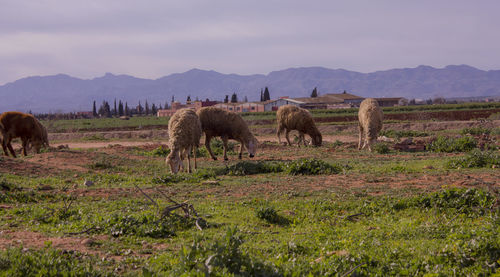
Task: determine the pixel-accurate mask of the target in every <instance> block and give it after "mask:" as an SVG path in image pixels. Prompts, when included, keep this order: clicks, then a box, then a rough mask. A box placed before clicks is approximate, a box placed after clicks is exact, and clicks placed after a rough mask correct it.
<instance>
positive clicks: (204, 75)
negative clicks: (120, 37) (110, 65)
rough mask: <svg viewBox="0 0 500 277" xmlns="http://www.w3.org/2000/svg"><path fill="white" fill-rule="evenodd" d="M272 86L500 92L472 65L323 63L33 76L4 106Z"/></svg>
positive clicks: (243, 92)
mask: <svg viewBox="0 0 500 277" xmlns="http://www.w3.org/2000/svg"><path fill="white" fill-rule="evenodd" d="M266 86H267V87H268V88H269V91H270V93H271V99H276V98H278V97H280V96H289V97H306V96H309V95H310V94H311V91H312V89H313V88H314V87H317V88H318V91H319V94H325V93H339V92H342V91H344V90H346V91H348V92H350V93H353V94H356V95H360V96H364V97H398V96H401V97H406V98H408V99H412V98H422V99H427V98H435V97H445V98H449V97H477V96H499V95H500V70H490V71H483V70H479V69H476V68H474V67H471V66H467V65H450V66H447V67H445V68H433V67H430V66H419V67H416V68H403V69H391V70H386V71H377V72H373V73H359V72H353V71H347V70H343V69H328V68H322V67H305V68H290V69H285V70H280V71H274V72H271V73H269V74H267V75H262V74H256V75H245V76H243V75H236V74H221V73H218V72H215V71H206V70H199V69H192V70H189V71H187V72H184V73H176V74H172V75H168V76H165V77H162V78H159V79H156V80H149V79H140V78H136V77H133V76H127V75H113V74H110V73H107V74H106V75H104V76H103V77H98V78H94V79H90V80H82V79H78V78H74V77H71V76H68V75H64V74H59V75H54V76H44V77H27V78H23V79H19V80H17V81H15V82H12V83H8V84H5V85H3V86H0V99H1V101H0V112H3V111H8V110H20V111H28V110H31V111H33V112H58V111H64V112H68V111H89V110H92V102H93V101H94V100H95V101H97V105H98V106H99V105H100V103H101V102H102V101H103V100H107V101H108V102H110V104H111V105H112V102H113V100H114V99H115V98H116V99H118V100H122V101H127V102H128V104H129V106H130V107H132V106H135V105H137V104H138V102H139V101H141V103H142V104H144V102H145V101H146V100H147V101H148V102H149V104H152V103H156V104H157V105H158V104H160V103H161V104H162V105H163V104H164V103H165V102H167V101H168V102H170V100H171V98H172V96H174V97H175V100H176V101H181V102H185V101H186V98H187V96H188V95H190V96H191V99H193V100H194V99H196V98H198V99H201V100H204V99H206V98H209V99H211V100H222V99H223V98H224V96H225V95H231V94H232V93H233V92H236V94H237V95H238V98H239V99H240V100H243V99H244V97H245V96H247V97H248V99H249V100H250V101H257V100H259V99H260V90H261V88H264V87H266Z"/></svg>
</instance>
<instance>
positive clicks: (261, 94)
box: [260, 89, 264, 102]
mask: <svg viewBox="0 0 500 277" xmlns="http://www.w3.org/2000/svg"><path fill="white" fill-rule="evenodd" d="M260 102H264V91H262V89H260Z"/></svg>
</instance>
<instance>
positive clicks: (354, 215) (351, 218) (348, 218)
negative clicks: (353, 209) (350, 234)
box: [344, 213, 365, 220]
mask: <svg viewBox="0 0 500 277" xmlns="http://www.w3.org/2000/svg"><path fill="white" fill-rule="evenodd" d="M361 215H365V213H357V214H352V215H348V216H346V217H345V218H344V219H346V220H353V219H354V218H355V217H358V216H361Z"/></svg>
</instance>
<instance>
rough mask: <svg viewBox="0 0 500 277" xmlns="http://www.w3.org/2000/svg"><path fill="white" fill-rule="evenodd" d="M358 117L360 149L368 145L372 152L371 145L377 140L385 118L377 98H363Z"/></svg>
mask: <svg viewBox="0 0 500 277" xmlns="http://www.w3.org/2000/svg"><path fill="white" fill-rule="evenodd" d="M358 118H359V143H358V149H359V150H361V149H363V148H365V147H366V146H368V150H370V152H371V151H372V147H371V145H372V144H373V142H374V141H375V140H377V136H378V133H379V132H380V130H382V121H383V119H384V115H383V114H382V109H380V107H379V105H378V102H377V100H375V99H373V98H367V99H365V100H363V102H361V105H360V106H359V112H358Z"/></svg>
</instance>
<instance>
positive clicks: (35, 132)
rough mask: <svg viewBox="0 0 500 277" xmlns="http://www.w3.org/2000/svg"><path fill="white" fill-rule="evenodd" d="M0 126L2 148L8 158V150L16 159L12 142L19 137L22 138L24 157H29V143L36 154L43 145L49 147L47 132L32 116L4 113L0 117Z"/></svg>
mask: <svg viewBox="0 0 500 277" xmlns="http://www.w3.org/2000/svg"><path fill="white" fill-rule="evenodd" d="M0 124H1V125H2V127H1V128H0V131H1V132H2V136H3V141H2V148H3V151H4V153H5V155H6V156H8V155H9V154H8V151H7V149H8V150H9V151H10V153H11V154H12V156H13V157H16V153H15V151H14V149H13V148H12V144H11V141H12V140H13V139H14V138H17V137H19V138H21V141H22V146H23V154H24V156H27V149H28V145H29V143H31V144H32V145H33V147H34V148H35V151H36V153H39V152H40V148H41V147H42V146H43V145H47V146H48V139H47V130H46V129H45V127H44V126H43V125H42V124H41V123H40V122H39V121H38V120H37V119H36V118H35V117H34V116H33V115H31V114H25V113H21V112H4V113H2V114H1V115H0Z"/></svg>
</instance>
